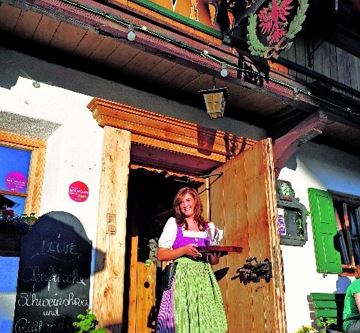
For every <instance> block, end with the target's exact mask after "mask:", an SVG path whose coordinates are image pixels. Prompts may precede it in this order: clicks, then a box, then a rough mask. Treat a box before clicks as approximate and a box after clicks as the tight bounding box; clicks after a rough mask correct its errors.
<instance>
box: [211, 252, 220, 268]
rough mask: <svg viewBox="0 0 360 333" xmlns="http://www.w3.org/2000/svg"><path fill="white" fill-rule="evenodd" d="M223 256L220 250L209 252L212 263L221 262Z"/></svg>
mask: <svg viewBox="0 0 360 333" xmlns="http://www.w3.org/2000/svg"><path fill="white" fill-rule="evenodd" d="M220 257H221V253H220V252H214V253H210V254H209V262H210V264H211V265H216V264H218V263H219V260H220Z"/></svg>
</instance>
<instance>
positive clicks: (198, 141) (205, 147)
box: [87, 98, 256, 333]
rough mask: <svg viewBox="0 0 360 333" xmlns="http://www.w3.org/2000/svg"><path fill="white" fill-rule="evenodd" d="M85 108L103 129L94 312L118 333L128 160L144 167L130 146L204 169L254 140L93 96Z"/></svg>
mask: <svg viewBox="0 0 360 333" xmlns="http://www.w3.org/2000/svg"><path fill="white" fill-rule="evenodd" d="M87 107H88V108H89V109H90V111H91V112H92V113H93V117H94V118H95V120H96V121H97V123H98V124H99V126H101V127H104V142H103V147H104V148H103V157H102V165H103V168H102V175H101V180H100V182H101V184H100V198H99V215H98V223H97V240H96V241H97V244H96V247H97V249H98V250H101V251H102V252H104V255H105V256H106V260H105V259H104V258H100V259H101V260H99V258H97V260H96V261H97V265H96V267H98V268H99V270H97V273H96V274H95V277H94V294H93V311H94V313H95V314H96V316H97V319H98V320H99V324H100V326H107V327H110V328H111V329H112V332H119V333H120V332H121V329H122V320H123V292H124V290H123V287H124V270H125V267H124V266H125V238H126V202H127V190H128V188H127V181H128V179H127V177H128V174H129V167H130V163H131V161H132V160H134V159H135V160H136V159H137V158H138V159H139V160H140V162H142V163H144V164H145V165H146V163H147V160H146V158H147V155H146V154H145V155H143V156H130V155H131V152H130V151H131V149H133V147H136V146H141V147H146V149H149V150H152V153H155V154H156V153H159V154H160V152H162V153H163V152H165V153H166V154H176V155H177V156H179V155H180V156H181V160H183V161H184V162H183V163H186V161H188V160H190V161H191V159H192V158H193V159H194V160H195V161H197V160H201V161H206V162H207V163H208V164H206V165H207V167H209V166H213V168H215V167H216V166H218V165H221V164H223V163H225V162H226V161H227V160H229V159H231V158H232V157H234V156H235V155H238V154H239V153H241V152H242V151H244V150H246V149H249V148H250V147H251V146H253V145H254V144H255V143H256V141H255V140H251V139H247V138H244V137H239V136H236V135H234V134H230V133H226V132H223V131H218V130H214V129H209V128H205V127H202V126H200V125H198V124H195V123H190V122H187V121H183V120H179V119H176V118H172V117H169V116H165V115H161V114H157V113H153V112H149V111H146V110H142V109H138V108H134V107H131V106H128V105H124V104H120V103H115V102H111V101H107V100H104V99H100V98H94V99H93V100H92V101H91V102H90V103H89V104H88V106H87ZM134 150H135V149H134ZM119 152H120V153H119ZM135 154H136V153H135ZM166 162H169V163H168V166H169V167H170V169H171V161H164V163H165V164H164V165H165V167H166ZM190 163H191V162H190ZM119 168H120V169H123V170H122V171H120V172H119V173H118V174H117V175H115V178H114V172H112V171H111V170H112V169H118V170H119ZM204 172H208V170H204ZM190 175H191V174H190ZM116 177H118V178H116ZM119 193H120V194H119ZM120 206H124V207H125V211H124V210H122V211H121V212H122V214H119V210H121V208H120ZM120 215H121V216H120ZM115 282H116V287H115Z"/></svg>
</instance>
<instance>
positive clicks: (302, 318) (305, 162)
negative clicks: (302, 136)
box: [279, 143, 360, 333]
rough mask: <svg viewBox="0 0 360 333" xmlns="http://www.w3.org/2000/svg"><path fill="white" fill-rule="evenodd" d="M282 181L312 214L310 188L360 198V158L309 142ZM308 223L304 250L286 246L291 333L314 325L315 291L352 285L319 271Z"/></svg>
mask: <svg viewBox="0 0 360 333" xmlns="http://www.w3.org/2000/svg"><path fill="white" fill-rule="evenodd" d="M279 179H284V180H288V181H290V182H291V184H292V186H293V189H294V190H295V194H296V197H298V198H299V199H300V202H301V203H302V204H303V205H305V206H306V208H307V209H308V210H309V211H310V208H309V200H308V193H307V190H308V188H310V187H314V188H318V189H324V190H334V191H338V192H344V193H348V194H353V195H358V196H360V158H357V157H354V156H352V155H350V154H347V153H344V152H341V151H339V150H335V149H331V148H329V147H326V146H321V145H316V144H312V143H308V144H306V145H304V146H302V147H301V148H300V149H299V150H298V151H297V153H296V154H295V156H293V157H292V158H291V159H290V160H289V162H288V164H287V167H286V168H284V169H282V171H281V173H280V176H279ZM307 222H308V229H307V230H308V237H309V240H308V241H307V243H306V244H305V245H304V246H303V247H296V246H285V245H282V254H283V259H284V278H285V305H286V318H287V327H288V333H293V332H295V331H296V329H297V328H299V327H301V326H302V325H310V324H311V319H310V310H309V305H308V299H307V296H308V295H309V294H310V293H311V292H336V291H338V292H344V291H345V289H346V287H347V285H348V284H349V282H350V279H349V278H346V277H339V276H338V275H336V274H328V275H327V276H323V274H319V273H317V272H316V263H315V254H314V243H313V234H312V227H311V218H310V217H308V219H307Z"/></svg>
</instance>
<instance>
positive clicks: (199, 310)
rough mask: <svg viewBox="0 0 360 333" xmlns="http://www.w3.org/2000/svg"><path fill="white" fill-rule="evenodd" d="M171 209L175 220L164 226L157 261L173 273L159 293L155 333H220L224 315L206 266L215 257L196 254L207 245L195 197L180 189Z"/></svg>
mask: <svg viewBox="0 0 360 333" xmlns="http://www.w3.org/2000/svg"><path fill="white" fill-rule="evenodd" d="M173 207H174V210H175V218H174V217H171V218H170V219H169V220H168V221H167V222H166V225H165V227H164V230H163V233H162V234H161V236H160V239H159V248H158V253H157V258H158V260H161V261H162V260H166V261H171V260H173V261H174V262H175V263H176V273H175V278H174V280H173V282H172V286H171V288H170V289H168V290H164V291H163V296H162V299H161V305H160V310H159V315H158V320H157V327H156V333H209V332H211V333H224V332H226V331H227V322H226V315H225V311H224V306H223V301H222V296H221V292H220V289H219V286H218V284H217V281H216V278H215V275H214V273H213V271H212V268H211V266H210V263H211V264H216V263H218V261H219V256H215V255H212V256H206V255H205V256H202V255H201V253H200V252H199V251H198V250H197V246H206V245H208V244H209V236H208V234H207V229H208V222H207V221H206V220H205V219H204V217H203V216H202V210H203V209H202V204H201V201H200V198H199V196H198V193H197V192H196V190H194V189H193V188H190V187H184V188H182V189H180V191H179V192H178V193H177V194H176V196H175V199H174V202H173ZM208 258H209V259H208Z"/></svg>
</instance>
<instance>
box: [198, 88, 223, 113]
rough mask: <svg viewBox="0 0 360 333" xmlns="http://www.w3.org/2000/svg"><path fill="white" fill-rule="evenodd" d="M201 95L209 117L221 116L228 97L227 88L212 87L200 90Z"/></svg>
mask: <svg viewBox="0 0 360 333" xmlns="http://www.w3.org/2000/svg"><path fill="white" fill-rule="evenodd" d="M199 93H200V94H202V95H203V97H204V101H205V106H206V112H207V113H208V115H209V116H210V118H211V119H216V118H221V117H223V116H224V110H225V105H226V101H227V99H228V93H227V88H215V87H214V88H212V89H206V90H200V91H199Z"/></svg>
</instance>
